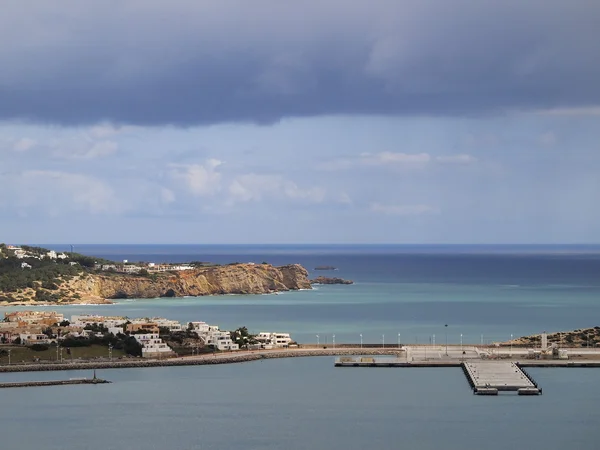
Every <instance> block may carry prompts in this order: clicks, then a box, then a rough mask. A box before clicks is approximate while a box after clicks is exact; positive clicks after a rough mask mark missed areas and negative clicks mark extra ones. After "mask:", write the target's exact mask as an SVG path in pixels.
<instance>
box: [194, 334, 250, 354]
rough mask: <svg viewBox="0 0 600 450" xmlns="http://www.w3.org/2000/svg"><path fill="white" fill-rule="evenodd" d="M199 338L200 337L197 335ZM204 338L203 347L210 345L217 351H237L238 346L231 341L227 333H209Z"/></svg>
mask: <svg viewBox="0 0 600 450" xmlns="http://www.w3.org/2000/svg"><path fill="white" fill-rule="evenodd" d="M199 336H200V335H199ZM200 338H204V339H205V341H204V343H205V345H212V346H213V347H215V348H216V349H218V350H239V349H240V346H239V345H237V344H236V343H234V342H233V341H232V340H231V336H230V334H229V332H228V331H209V332H208V333H207V334H206V335H204V337H203V336H200Z"/></svg>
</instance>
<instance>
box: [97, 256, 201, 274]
mask: <svg viewBox="0 0 600 450" xmlns="http://www.w3.org/2000/svg"><path fill="white" fill-rule="evenodd" d="M193 268H194V266H190V265H189V264H156V263H153V262H150V263H144V264H131V263H129V262H128V261H127V260H126V259H125V260H123V263H122V264H97V265H96V267H95V269H96V270H113V271H115V272H120V273H140V272H141V271H142V270H146V271H148V272H149V273H160V272H181V271H184V270H192V269H193Z"/></svg>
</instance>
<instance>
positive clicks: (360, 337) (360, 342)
mask: <svg viewBox="0 0 600 450" xmlns="http://www.w3.org/2000/svg"><path fill="white" fill-rule="evenodd" d="M360 348H362V333H361V335H360Z"/></svg>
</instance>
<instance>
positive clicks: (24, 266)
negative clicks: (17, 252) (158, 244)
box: [21, 262, 31, 269]
mask: <svg viewBox="0 0 600 450" xmlns="http://www.w3.org/2000/svg"><path fill="white" fill-rule="evenodd" d="M21 269H31V264H27V263H26V262H22V263H21Z"/></svg>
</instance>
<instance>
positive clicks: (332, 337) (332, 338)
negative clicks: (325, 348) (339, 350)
mask: <svg viewBox="0 0 600 450" xmlns="http://www.w3.org/2000/svg"><path fill="white" fill-rule="evenodd" d="M331 340H332V342H333V349H334V350H335V334H334V335H333V336H331Z"/></svg>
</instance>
